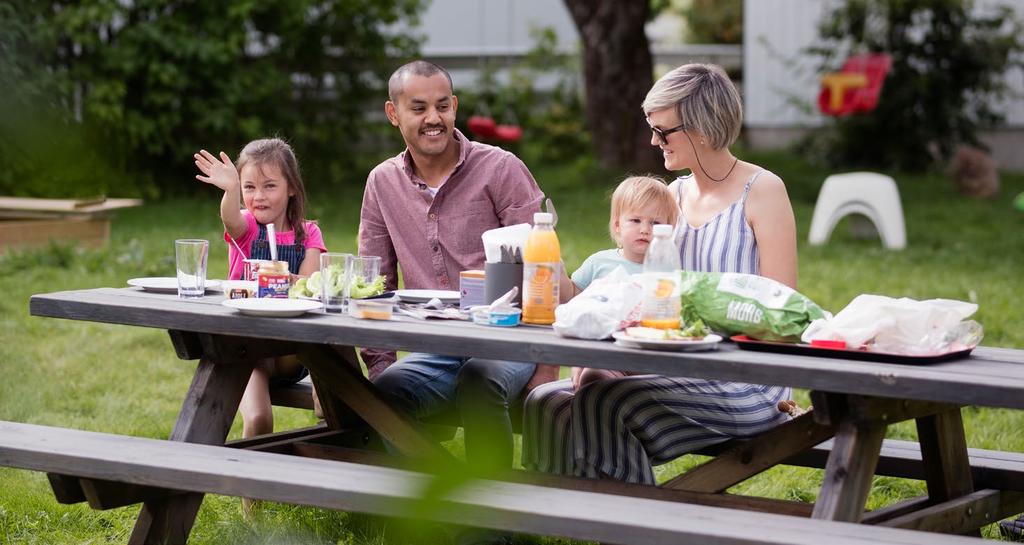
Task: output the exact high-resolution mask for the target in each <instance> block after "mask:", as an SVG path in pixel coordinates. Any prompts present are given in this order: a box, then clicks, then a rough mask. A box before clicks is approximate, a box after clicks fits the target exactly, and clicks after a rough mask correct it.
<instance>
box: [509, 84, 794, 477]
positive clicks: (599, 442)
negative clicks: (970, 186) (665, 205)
mask: <svg viewBox="0 0 1024 545" xmlns="http://www.w3.org/2000/svg"><path fill="white" fill-rule="evenodd" d="M643 109H644V112H645V113H646V115H647V120H648V123H650V125H651V131H652V135H651V145H653V146H658V147H659V148H661V150H662V153H663V155H664V158H665V168H667V169H668V170H684V169H689V170H690V171H691V174H690V175H688V176H684V177H681V178H679V179H677V180H676V181H675V182H673V183H672V185H671V186H670V188H671V190H672V191H673V193H674V194H675V195H676V197H677V199H678V203H679V206H680V212H681V215H680V218H679V221H680V222H681V228H680V233H681V234H680V237H681V241H682V245H681V249H680V257H681V261H682V265H683V268H684V269H686V270H694V271H708V272H712V271H713V272H740V273H751V274H759V275H762V276H766V277H769V278H772V279H775V280H778V281H779V282H782V283H784V284H786V285H788V286H790V287H793V288H796V276H797V258H796V222H795V220H794V218H793V209H792V207H791V205H790V203H789V197H788V195H787V194H786V187H785V185H783V183H782V180H781V179H779V177H778V176H776V175H775V174H772V173H771V172H768V171H766V170H764V169H762V168H761V167H758V166H757V165H754V164H751V163H748V162H746V161H740V160H739V159H738V158H736V157H735V156H734V155H733V154H732V152H730V151H729V146H730V145H732V143H733V142H735V141H736V138H737V137H738V136H739V132H740V128H741V125H742V106H741V103H740V97H739V93H738V92H737V91H736V88H735V86H733V84H732V82H731V81H730V80H729V78H728V76H726V74H725V72H724V71H723V70H722V69H721V68H720V67H718V66H714V65H703V64H687V65H684V66H680V67H679V68H676V69H675V70H673V71H671V72H669V73H668V74H666V75H665V76H664V77H662V78H661V79H660V80H658V82H657V83H655V84H654V87H652V88H651V90H650V91H649V92H648V93H647V98H646V99H645V100H644V104H643ZM789 396H790V390H789V388H786V387H780V386H762V385H755V384H740V383H735V382H725V381H714V380H704V379H690V378H680V377H663V376H658V375H642V376H633V377H626V378H617V379H610V380H603V381H598V382H594V383H591V384H589V385H586V386H584V387H582V388H580V390H579V391H578V392H573V388H572V384H571V381H569V380H563V381H558V382H553V383H548V384H545V385H542V386H540V387H538V388H537V389H535V390H534V391H533V392H531V394H530V396H529V397H528V398H527V401H526V408H525V415H524V436H523V465H524V466H526V467H527V468H529V469H534V470H540V471H545V472H550V473H562V474H575V475H578V476H584V477H591V478H599V477H611V478H614V479H618V480H621V481H628V482H635V483H645V484H654V483H655V480H654V472H653V469H652V466H654V465H657V464H662V463H665V462H668V461H671V460H673V459H675V458H677V457H679V456H681V455H683V454H686V453H688V452H692V451H694V450H697V449H700V448H702V447H705V446H708V445H711V444H715V443H720V442H723V441H727V440H728V439H730V438H733V437H747V436H752V435H756V434H758V433H761V432H763V431H765V430H767V429H770V428H772V427H774V426H776V425H778V424H780V423H782V422H785V421H786V420H787V419H788V416H787V415H786V414H785V413H783V412H781V411H780V410H779V408H778V404H779V402H780V401H783V400H786V399H789Z"/></svg>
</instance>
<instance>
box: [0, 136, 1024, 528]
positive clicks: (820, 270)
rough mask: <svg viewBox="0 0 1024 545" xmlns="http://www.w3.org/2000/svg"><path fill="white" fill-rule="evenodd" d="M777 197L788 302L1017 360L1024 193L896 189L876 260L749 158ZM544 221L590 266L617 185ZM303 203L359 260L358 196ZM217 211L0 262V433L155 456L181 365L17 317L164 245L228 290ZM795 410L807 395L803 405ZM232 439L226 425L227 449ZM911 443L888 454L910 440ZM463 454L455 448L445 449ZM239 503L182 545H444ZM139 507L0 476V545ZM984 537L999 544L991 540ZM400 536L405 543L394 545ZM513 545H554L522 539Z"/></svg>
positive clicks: (356, 520) (1023, 181) (811, 476)
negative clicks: (954, 338)
mask: <svg viewBox="0 0 1024 545" xmlns="http://www.w3.org/2000/svg"><path fill="white" fill-rule="evenodd" d="M744 158H747V159H749V160H752V161H754V162H757V163H759V164H762V165H763V166H766V167H768V168H771V169H772V170H773V171H775V172H776V173H777V174H779V175H780V176H781V177H782V178H783V179H784V180H785V181H786V183H787V187H788V188H789V192H790V197H791V199H792V201H793V206H794V209H795V211H796V216H797V224H798V236H799V240H800V290H801V291H802V292H803V293H805V294H806V295H808V296H809V297H811V298H812V299H814V300H815V301H817V302H818V303H819V304H821V305H822V306H823V307H825V308H826V309H829V310H832V311H833V312H835V311H838V310H840V309H841V308H843V307H844V306H845V305H846V304H847V303H848V302H849V301H850V300H851V299H852V298H853V297H854V296H856V295H858V294H861V293H877V294H883V295H890V296H908V297H913V298H918V299H922V298H933V297H945V298H952V299H960V300H970V301H974V302H977V303H978V304H979V306H980V310H979V312H978V314H977V315H976V318H977V319H978V321H980V322H981V323H982V324H983V325H984V326H985V335H986V336H985V341H984V343H985V344H987V345H991V346H1004V347H1017V348H1024V305H1021V304H1020V301H1021V293H1022V291H1024V290H1022V288H1024V282H1022V280H1021V278H1022V276H1021V272H1022V270H1024V268H1022V267H1021V265H1022V260H1024V239H1022V237H1021V236H1020V235H1019V234H1020V233H1021V232H1024V212H1020V211H1017V210H1014V209H1013V208H1012V206H1011V201H1012V199H1013V197H1014V196H1015V195H1017V194H1018V193H1020V192H1021V191H1024V175H1021V174H1015V175H1011V174H1004V176H1003V178H1002V182H1003V190H1002V193H1001V195H1000V197H999V198H997V199H994V200H989V201H975V200H969V199H965V198H962V197H960V196H958V195H957V194H956V193H955V192H953V190H952V187H951V184H950V183H949V182H948V181H947V180H946V179H945V178H943V177H941V176H937V175H930V176H898V177H897V181H898V184H899V187H900V191H901V196H902V200H903V206H904V212H905V215H906V222H907V240H908V247H907V249H906V250H904V251H900V252H889V251H885V250H883V249H882V248H881V244H880V243H879V241H878V240H877V239H870V240H864V239H858V238H855V237H853V236H852V235H850V234H849V232H848V231H849V230H848V229H847V227H848V225H846V224H845V222H844V223H843V224H840V225H839V226H838V228H837V230H836V231H835V233H834V234H833V236H832V240H831V241H830V243H829V244H828V245H826V246H823V247H810V246H808V245H807V244H806V243H805V242H804V241H805V240H806V237H807V230H808V227H809V225H810V218H811V213H812V210H813V206H814V200H815V198H816V196H817V191H818V189H819V187H820V185H821V182H822V180H823V179H824V178H825V176H826V175H827V174H828V172H826V171H824V170H820V169H817V168H814V167H812V166H810V165H807V164H805V163H803V162H801V161H799V160H796V159H794V158H792V157H791V156H789V155H785V154H745V155H744ZM531 166H532V168H533V172H534V175H535V176H536V178H537V180H538V182H539V183H540V184H541V187H542V188H543V189H544V190H545V191H546V192H547V193H548V194H549V196H551V197H553V198H554V200H555V204H556V205H557V208H558V212H559V217H560V220H561V221H560V224H559V226H558V233H559V238H560V239H561V241H562V247H563V257H564V259H565V261H566V263H567V266H568V267H569V268H570V270H571V269H574V268H575V267H577V266H578V265H579V264H580V263H581V262H582V260H583V259H584V258H585V257H586V256H587V255H589V254H591V253H592V252H594V251H596V250H599V249H604V248H608V247H609V246H610V244H611V243H610V241H609V240H608V235H607V221H608V195H609V194H610V191H611V189H613V188H614V186H615V184H616V183H617V182H618V177H617V176H613V175H609V174H607V173H602V172H599V171H594V170H590V169H585V168H584V169H581V168H577V167H576V166H573V165H560V166H550V167H539V166H535V165H531ZM307 183H308V185H309V187H310V189H311V197H312V199H311V200H312V203H313V204H312V209H311V212H310V214H309V216H310V217H311V218H314V219H317V220H319V221H320V225H321V227H322V228H323V231H324V237H325V239H326V241H327V244H328V246H329V247H330V248H331V250H333V251H354V250H355V247H356V243H355V236H356V227H357V224H358V212H359V200H360V197H361V188H353V189H352V190H351V191H350V192H347V193H344V194H331V195H328V194H324V193H321V192H318V191H316V182H315V181H308V182H307ZM218 202H219V195H217V194H215V191H214V190H213V189H211V190H210V192H209V197H208V198H206V199H202V200H173V201H166V202H158V203H152V204H147V205H146V206H144V207H142V208H138V209H130V210H126V211H124V212H121V213H120V214H119V215H118V216H117V219H116V221H115V222H114V226H113V233H112V238H111V244H110V245H109V247H107V248H105V249H103V250H96V251H79V250H76V249H73V248H70V247H61V246H55V247H51V248H49V249H45V250H37V251H30V252H12V253H8V254H6V255H3V256H2V257H0V278H2V280H3V283H4V285H6V286H7V289H8V296H7V297H5V298H3V299H2V300H0V420H10V421H17V422H29V423H36V424H46V425H52V426H63V427H69V428H78V429H85V430H96V431H103V432H111V433H120V434H128V435H139V436H146V437H156V438H163V437H166V436H167V435H168V434H169V433H170V430H171V426H172V425H173V422H174V419H175V416H176V414H177V412H178V409H179V407H180V403H181V400H182V397H183V394H184V392H185V390H186V389H187V388H188V384H189V381H190V379H191V376H192V371H193V365H194V364H193V363H192V362H184V361H180V360H178V359H176V357H175V356H174V352H173V351H172V350H171V349H170V343H169V341H168V338H167V335H166V333H165V332H163V331H161V330H149V329H143V328H137V327H123V326H113V325H102V324H93V323H83V322H73V321H62V320H54V319H47V318H31V317H29V316H28V299H29V297H30V295H32V294H34V293H41V292H49V291H58V290H66V289H78V288H91V287H99V286H123V285H124V283H125V280H127V279H128V278H132V277H139V276H153V275H162V276H163V275H166V276H169V275H173V274H174V265H173V244H172V241H173V240H174V239H175V238H182V237H201V238H207V239H210V240H211V241H212V242H213V243H214V248H215V250H214V251H213V252H211V260H210V271H211V273H210V275H211V277H223V276H224V274H225V273H226V270H227V252H226V250H225V249H224V246H223V244H221V243H219V242H217V241H219V240H220V236H221V229H222V228H221V226H220V223H219V220H218V218H217V207H218ZM800 396H801V398H800V399H801V400H802V403H803V404H806V403H807V400H806V393H805V392H801V393H800ZM1022 415H1024V412H1021V411H1007V410H994V409H977V408H967V409H965V410H964V417H965V422H966V425H967V438H968V442H969V444H970V446H972V447H979V448H995V449H1004V450H1014V451H1018V452H1020V451H1024V434H1022V433H1020V430H1021V429H1024V416H1022ZM275 417H276V420H277V427H278V429H284V428H289V427H297V426H305V425H310V424H312V423H313V422H314V419H313V416H312V414H311V413H308V412H305V411H298V410H292V409H275ZM240 434H241V420H240V419H238V418H236V422H235V426H234V428H233V429H232V434H231V435H232V437H239V436H240ZM914 435H915V432H914V428H913V426H912V425H907V424H904V425H901V426H897V427H895V428H893V429H892V430H891V432H890V436H892V437H899V438H914ZM450 446H451V447H452V448H453V449H454V450H456V451H458V450H459V449H461V444H460V439H458V438H456V440H455V441H454V442H452V444H451V445H450ZM697 462H698V460H697V458H696V457H693V456H690V457H686V458H684V459H682V460H679V461H676V462H674V463H672V464H668V465H666V466H662V467H661V468H659V471H658V474H659V477H661V478H667V477H669V476H670V475H672V474H674V473H676V472H678V471H679V470H680V469H681V468H683V467H689V466H691V465H693V464H695V463H697ZM820 480H821V472H820V471H817V470H809V469H800V468H788V467H786V468H778V469H775V470H772V471H769V472H767V473H765V474H763V475H761V476H758V477H757V478H755V479H752V480H750V481H748V482H746V483H743V484H742V485H740V486H738V487H737V488H736V491H738V492H744V493H750V494H758V495H764V496H770V497H775V498H787V499H797V500H804V501H813V500H814V496H815V494H816V490H817V489H818V487H819V485H820ZM923 491H924V487H923V483H920V482H916V481H908V480H900V479H892V478H878V479H876V481H875V485H874V487H873V489H872V493H871V496H870V499H869V507H872V508H874V507H878V506H881V505H885V504H887V503H890V502H892V501H894V500H897V499H902V498H906V497H909V496H912V495H916V494H920V493H922V492H923ZM239 505H240V504H239V501H238V500H237V499H236V498H226V497H218V496H207V499H206V501H205V502H204V503H203V507H202V509H201V511H200V514H199V519H198V521H197V523H196V526H195V528H194V530H193V531H192V539H191V541H190V542H191V543H194V544H223V543H345V544H348V543H374V544H377V543H380V544H384V543H407V542H418V543H443V542H445V541H446V540H448V539H449V537H448V534H447V533H446V532H445V530H444V529H443V528H440V527H437V526H434V525H427V524H419V523H418V524H417V526H416V532H415V535H414V537H410V536H411V535H413V534H409V533H404V532H401V531H400V529H401V526H400V525H397V524H392V523H389V522H388V521H384V520H380V519H377V518H374V517H366V516H359V515H352V514H346V513H335V512H328V511H322V510H318V509H309V508H300V507H292V506H285V505H275V504H270V505H266V506H265V508H264V509H263V510H262V511H261V512H260V514H259V515H258V516H257V517H256V518H255V519H254V520H252V521H246V520H244V519H243V518H242V515H241V509H240V507H239ZM137 512H138V507H126V508H121V509H114V510H110V511H102V512H101V511H92V510H90V509H89V508H88V507H86V506H85V505H84V504H80V505H72V506H64V505H59V504H57V503H56V501H55V500H54V499H53V495H52V493H51V492H50V488H49V486H48V484H47V481H46V477H45V475H43V474H41V473H33V472H27V471H19V470H12V469H4V468H0V543H4V544H16V543H17V544H35V543H107V542H111V543H123V542H125V541H126V539H127V536H128V533H129V532H130V530H131V525H132V523H133V521H134V519H135V516H136V514H137ZM986 534H987V535H989V536H994V535H995V533H994V532H993V530H992V528H989V529H987V530H986ZM399 536H400V537H399ZM517 542H520V543H559V542H560V541H559V540H554V539H539V538H531V537H517Z"/></svg>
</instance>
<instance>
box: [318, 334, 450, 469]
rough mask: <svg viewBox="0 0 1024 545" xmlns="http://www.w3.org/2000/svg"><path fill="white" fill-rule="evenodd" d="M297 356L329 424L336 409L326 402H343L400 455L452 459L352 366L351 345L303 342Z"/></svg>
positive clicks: (352, 354)
mask: <svg viewBox="0 0 1024 545" xmlns="http://www.w3.org/2000/svg"><path fill="white" fill-rule="evenodd" d="M346 349H347V350H348V351H351V356H349V357H346V356H345V352H344V350H346ZM299 357H300V359H302V362H303V363H304V364H305V365H306V367H308V368H309V370H310V372H311V373H312V374H313V377H314V380H315V383H316V384H317V395H318V396H320V403H321V405H323V409H324V416H325V417H328V425H332V422H331V417H330V415H331V413H332V412H334V411H335V409H332V408H329V405H335V406H337V405H339V404H341V403H343V404H344V405H347V406H348V407H349V408H351V409H352V411H354V412H355V413H356V414H357V415H359V417H360V418H362V419H363V420H364V421H365V422H366V423H367V424H369V425H370V427H372V428H373V429H374V430H376V431H377V432H378V433H380V434H381V436H383V437H384V438H385V439H387V440H388V441H390V442H391V444H392V445H394V446H395V448H397V449H398V450H399V451H400V452H401V453H402V454H405V455H407V456H411V457H417V458H429V459H435V460H446V461H448V460H451V459H452V458H451V455H450V454H449V453H448V451H446V450H445V449H444V447H442V446H441V445H440V444H438V442H437V441H436V440H434V438H432V437H431V436H430V434H428V433H427V432H426V431H424V430H423V429H422V427H420V426H419V425H418V424H417V423H416V421H415V420H413V418H412V417H411V416H409V415H407V414H405V413H403V412H401V411H399V410H398V409H396V408H395V407H394V406H392V405H391V403H389V402H388V400H387V399H386V398H385V397H384V394H382V393H381V392H380V390H378V389H377V388H376V387H375V386H374V385H373V384H372V383H371V382H370V381H369V380H368V379H367V378H366V377H364V376H363V373H362V371H361V370H359V369H358V368H356V367H355V366H353V365H352V361H350V358H354V357H355V352H354V351H353V349H352V348H351V347H344V349H343V348H342V347H329V346H324V345H312V344H311V345H303V347H302V349H301V351H300V356H299ZM332 427H333V426H332Z"/></svg>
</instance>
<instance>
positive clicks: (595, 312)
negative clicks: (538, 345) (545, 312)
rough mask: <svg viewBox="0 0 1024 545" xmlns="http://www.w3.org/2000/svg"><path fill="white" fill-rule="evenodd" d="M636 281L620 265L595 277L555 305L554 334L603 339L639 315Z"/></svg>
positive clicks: (638, 286) (638, 291) (638, 285)
mask: <svg viewBox="0 0 1024 545" xmlns="http://www.w3.org/2000/svg"><path fill="white" fill-rule="evenodd" d="M640 293H641V289H640V284H639V282H638V281H637V280H636V279H634V278H633V277H631V276H630V275H629V273H627V272H626V270H625V269H624V268H622V267H616V268H615V270H613V271H612V272H610V273H608V274H606V275H605V276H603V277H601V278H598V279H596V280H594V281H593V282H591V283H590V285H589V286H587V289H585V290H583V292H582V293H580V294H579V295H577V296H576V297H573V298H572V300H571V301H569V302H568V303H565V304H564V305H559V306H558V307H557V308H555V323H554V324H552V327H554V329H555V333H557V334H559V335H561V336H563V337H577V338H580V339H606V338H608V337H611V336H612V333H615V332H616V331H619V330H620V329H622V328H624V327H625V326H626V325H627V324H628V323H630V322H632V321H635V320H636V319H637V318H638V317H639V309H640Z"/></svg>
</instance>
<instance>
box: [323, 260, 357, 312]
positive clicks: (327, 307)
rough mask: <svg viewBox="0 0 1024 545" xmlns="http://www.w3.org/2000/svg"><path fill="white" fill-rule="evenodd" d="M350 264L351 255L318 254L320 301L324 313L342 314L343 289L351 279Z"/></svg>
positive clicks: (343, 302) (343, 308)
mask: <svg viewBox="0 0 1024 545" xmlns="http://www.w3.org/2000/svg"><path fill="white" fill-rule="evenodd" d="M351 262H352V254H345V253H338V252H326V253H322V254H320V282H321V285H320V300H321V301H322V302H323V304H324V312H334V313H341V312H344V310H345V288H347V287H348V284H349V279H350V278H351V276H350V274H351V268H350V267H351Z"/></svg>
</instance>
